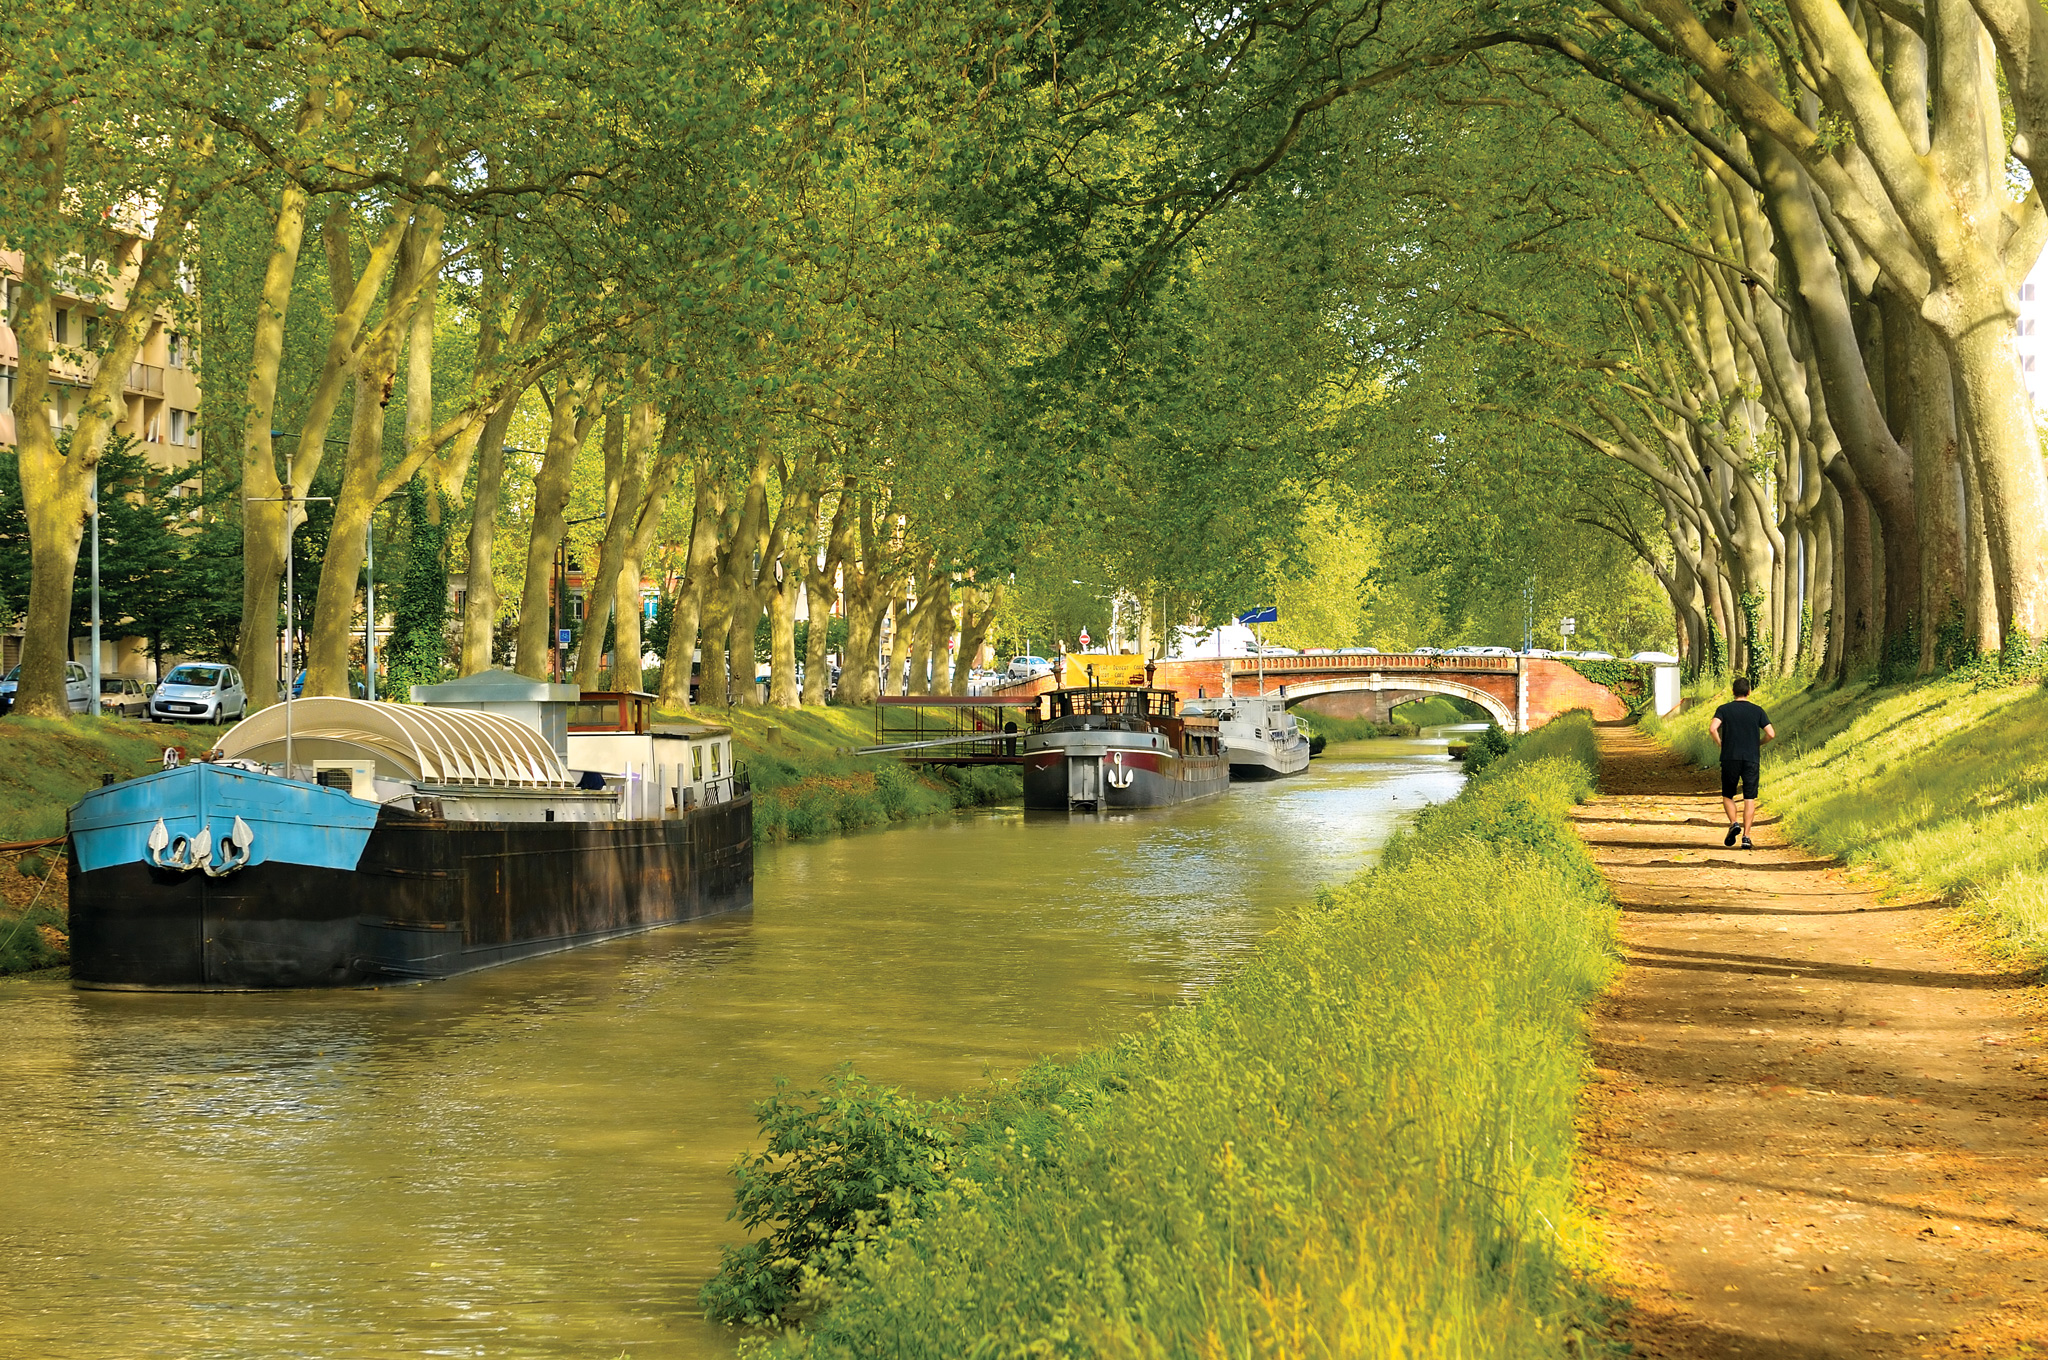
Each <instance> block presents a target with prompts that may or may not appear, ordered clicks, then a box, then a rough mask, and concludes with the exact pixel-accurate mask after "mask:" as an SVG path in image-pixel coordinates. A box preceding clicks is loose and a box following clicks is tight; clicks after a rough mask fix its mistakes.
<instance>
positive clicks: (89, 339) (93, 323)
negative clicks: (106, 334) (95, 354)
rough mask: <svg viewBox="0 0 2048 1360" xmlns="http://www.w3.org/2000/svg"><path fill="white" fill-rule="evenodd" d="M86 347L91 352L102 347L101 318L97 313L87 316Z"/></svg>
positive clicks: (90, 313) (88, 313)
mask: <svg viewBox="0 0 2048 1360" xmlns="http://www.w3.org/2000/svg"><path fill="white" fill-rule="evenodd" d="M85 347H86V348H87V349H90V350H97V349H98V348H99V347H100V318H99V314H98V313H96V312H87V313H86V314H85Z"/></svg>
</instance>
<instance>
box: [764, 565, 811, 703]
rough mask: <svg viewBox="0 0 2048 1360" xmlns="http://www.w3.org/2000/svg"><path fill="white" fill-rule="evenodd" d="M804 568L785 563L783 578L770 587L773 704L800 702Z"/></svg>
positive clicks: (769, 641)
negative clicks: (798, 680) (799, 643)
mask: <svg viewBox="0 0 2048 1360" xmlns="http://www.w3.org/2000/svg"><path fill="white" fill-rule="evenodd" d="M803 579H804V575H803V572H802V570H801V569H800V568H799V567H798V566H796V565H794V564H789V563H785V564H784V571H783V575H782V579H781V580H780V581H777V582H775V584H774V585H772V586H771V587H770V588H769V591H768V703H769V705H770V706H771V707H774V708H795V707H796V706H797V704H798V702H799V696H798V691H797V685H796V597H797V595H798V594H799V592H801V591H802V590H803Z"/></svg>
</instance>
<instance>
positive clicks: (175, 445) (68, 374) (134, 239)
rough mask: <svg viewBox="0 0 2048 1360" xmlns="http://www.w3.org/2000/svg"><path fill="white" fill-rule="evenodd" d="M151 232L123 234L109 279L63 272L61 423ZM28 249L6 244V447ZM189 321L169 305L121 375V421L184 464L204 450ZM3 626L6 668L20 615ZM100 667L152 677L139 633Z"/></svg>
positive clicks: (127, 430)
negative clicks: (94, 283)
mask: <svg viewBox="0 0 2048 1360" xmlns="http://www.w3.org/2000/svg"><path fill="white" fill-rule="evenodd" d="M141 253H142V239H141V237H139V236H132V235H131V236H124V237H122V238H121V244H120V246H119V247H118V254H117V257H116V258H112V259H109V260H108V261H106V262H105V267H104V270H103V272H101V273H100V277H103V278H104V279H105V280H106V282H107V284H108V285H109V286H107V287H105V288H104V289H102V288H94V287H88V286H86V284H85V282H84V281H83V280H84V277H85V276H87V274H88V272H89V271H86V270H84V269H81V270H80V277H79V278H76V279H74V280H73V282H72V283H71V284H70V285H68V286H67V285H65V284H64V283H62V282H61V281H60V284H59V287H60V289H61V290H62V291H60V292H59V294H58V298H57V306H56V313H55V316H54V318H53V334H52V339H53V340H54V342H55V351H56V353H55V358H54V360H53V362H52V364H51V372H50V400H49V403H48V405H47V407H46V415H47V416H48V419H49V421H50V427H51V428H52V429H53V430H62V429H64V428H66V427H67V426H70V425H72V424H75V423H76V422H77V419H78V413H79V411H80V409H81V408H82V407H83V405H84V403H85V399H86V395H87V393H88V391H89V390H90V387H91V385H92V382H93V379H94V378H95V377H96V376H97V374H98V372H99V358H98V356H97V355H96V354H95V353H94V351H95V350H96V349H97V348H98V347H99V345H100V343H101V338H102V337H101V328H102V327H103V326H105V325H106V324H107V323H108V320H109V318H111V317H114V316H118V315H120V314H121V312H122V311H123V309H124V308H125V307H126V306H127V302H128V294H129V291H130V290H131V289H132V287H133V286H134V282H135V278H136V274H137V271H138V268H139V265H140V260H141ZM21 274H22V257H21V253H20V252H19V251H10V250H5V249H0V456H4V451H11V450H12V449H13V448H14V447H15V443H16V431H15V425H14V409H13V408H14V382H15V374H16V371H17V369H18V368H19V366H20V344H19V341H18V340H17V338H16V336H15V331H14V319H15V312H16V308H17V307H19V306H20V302H21V282H20V281H21ZM188 291H189V289H188ZM183 327H184V323H182V322H180V321H178V320H177V319H176V318H174V317H173V316H172V315H171V314H170V313H169V312H168V311H166V312H164V313H162V314H160V315H159V317H158V318H157V320H156V321H155V323H154V324H152V325H151V327H150V329H149V334H148V335H147V337H145V339H144V340H143V342H142V347H141V349H140V350H138V351H137V353H136V357H135V361H134V362H133V363H131V364H130V365H129V366H128V374H127V377H126V379H125V381H124V382H123V383H122V400H123V401H124V403H125V405H126V408H127V409H126V412H125V413H124V414H123V416H122V417H121V419H120V420H119V422H118V423H117V424H116V426H115V428H116V430H117V431H118V432H119V433H121V434H125V435H130V436H132V437H134V438H135V439H137V440H140V441H141V443H142V447H143V451H144V453H145V455H146V456H147V457H148V458H149V460H150V462H151V463H152V464H154V465H156V466H158V467H161V468H164V469H166V470H168V469H171V468H177V467H183V466H185V465H186V464H189V463H191V462H193V461H194V460H196V459H197V458H198V456H199V440H200V428H199V410H200V404H199V402H200V392H199V379H198V375H197V372H196V368H197V365H196V348H195V340H194V337H193V335H192V334H191V332H190V331H189V330H187V329H184V328H183ZM4 624H5V631H4V632H0V666H4V667H7V668H11V667H13V665H14V664H15V663H16V662H17V661H18V660H19V659H20V655H21V631H20V625H19V622H18V621H16V620H5V621H4ZM86 646H87V644H86V642H85V640H84V639H79V640H77V641H76V643H75V645H74V649H73V655H75V656H78V657H79V658H80V659H81V660H83V659H84V651H85V648H86ZM100 667H101V671H102V673H103V674H107V675H135V676H139V677H147V676H148V675H149V674H150V664H149V660H148V657H147V655H146V654H145V653H144V651H143V648H142V643H141V641H140V639H132V638H121V639H109V640H107V641H106V642H104V643H103V646H102V655H101V657H100Z"/></svg>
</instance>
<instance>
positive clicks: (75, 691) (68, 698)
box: [0, 661, 92, 713]
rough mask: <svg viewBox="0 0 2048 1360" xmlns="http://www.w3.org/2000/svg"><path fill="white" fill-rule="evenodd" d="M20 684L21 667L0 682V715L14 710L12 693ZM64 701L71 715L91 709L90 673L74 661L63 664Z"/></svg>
mask: <svg viewBox="0 0 2048 1360" xmlns="http://www.w3.org/2000/svg"><path fill="white" fill-rule="evenodd" d="M20 683H21V667H19V666H16V667H15V668H14V669H13V670H11V671H9V672H7V678H6V679H4V680H0V713H8V712H12V711H13V709H14V692H15V690H16V688H17V687H18V686H19V685H20ZM64 699H65V702H66V703H67V704H69V705H70V708H71V711H72V712H73V713H84V712H87V711H88V710H90V709H91V708H92V673H91V672H90V671H88V670H86V668H85V667H83V666H81V665H79V664H78V663H77V662H76V661H67V662H65V663H64Z"/></svg>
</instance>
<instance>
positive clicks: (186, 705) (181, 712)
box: [149, 661, 249, 723]
mask: <svg viewBox="0 0 2048 1360" xmlns="http://www.w3.org/2000/svg"><path fill="white" fill-rule="evenodd" d="M248 711H249V694H248V691H247V690H245V689H243V688H242V673H241V672H240V671H238V670H236V669H235V668H234V667H233V666H229V665H226V664H224V663H222V662H219V661H187V662H185V663H184V664H183V665H181V666H173V667H172V668H171V673H170V674H169V675H166V676H165V677H164V679H163V683H162V684H160V685H158V686H157V687H156V693H154V694H152V695H150V696H149V720H150V721H151V722H203V723H224V722H235V721H238V720H240V719H241V718H242V717H243V715H245V714H246V713H248Z"/></svg>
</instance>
